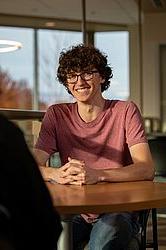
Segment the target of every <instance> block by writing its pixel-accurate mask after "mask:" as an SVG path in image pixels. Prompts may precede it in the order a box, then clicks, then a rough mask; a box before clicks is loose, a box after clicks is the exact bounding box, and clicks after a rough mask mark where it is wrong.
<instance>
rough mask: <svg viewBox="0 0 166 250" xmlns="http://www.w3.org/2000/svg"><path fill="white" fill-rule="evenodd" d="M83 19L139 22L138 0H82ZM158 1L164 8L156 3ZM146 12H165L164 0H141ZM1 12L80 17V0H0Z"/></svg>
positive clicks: (48, 16) (50, 16) (126, 22)
mask: <svg viewBox="0 0 166 250" xmlns="http://www.w3.org/2000/svg"><path fill="white" fill-rule="evenodd" d="M85 1H86V19H87V21H93V22H104V23H115V24H133V23H137V22H138V4H137V3H138V2H139V0H85ZM160 1H161V3H162V5H163V8H157V7H156V6H155V3H156V2H157V3H159V2H160ZM141 2H142V9H143V10H144V11H145V12H147V13H154V12H155V13H156V12H166V0H141ZM0 14H12V15H21V16H33V17H45V18H56V19H57V18H58V19H71V20H81V19H82V0H0Z"/></svg>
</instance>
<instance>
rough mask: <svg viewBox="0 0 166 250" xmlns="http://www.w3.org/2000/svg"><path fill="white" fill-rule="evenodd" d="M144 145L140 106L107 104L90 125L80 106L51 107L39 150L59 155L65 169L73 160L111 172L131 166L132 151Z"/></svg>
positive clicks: (119, 103) (40, 137)
mask: <svg viewBox="0 0 166 250" xmlns="http://www.w3.org/2000/svg"><path fill="white" fill-rule="evenodd" d="M144 142H147V139H146V136H145V131H144V126H143V121H142V117H141V115H140V112H139V110H138V108H137V106H136V105H135V104H134V103H133V102H131V101H117V100H106V101H105V107H104V110H103V111H102V112H101V113H100V114H99V115H98V116H97V118H96V119H95V120H93V121H91V122H88V123H86V122H84V121H83V120H82V119H81V117H80V116H79V114H78V111H77V103H62V104H55V105H52V106H50V107H49V108H48V110H47V112H46V114H45V116H44V119H43V122H42V126H41V131H40V134H39V138H38V140H37V143H36V146H35V147H36V148H37V149H40V150H43V151H45V152H47V153H48V154H50V155H52V154H53V153H55V152H59V155H60V158H61V162H62V165H64V164H65V163H66V162H68V157H69V156H70V157H71V158H75V159H78V160H83V161H85V164H86V165H87V166H88V167H90V168H95V169H109V168H117V167H122V166H126V165H129V164H131V163H132V159H131V156H130V152H129V148H130V147H131V146H132V145H135V144H138V143H144Z"/></svg>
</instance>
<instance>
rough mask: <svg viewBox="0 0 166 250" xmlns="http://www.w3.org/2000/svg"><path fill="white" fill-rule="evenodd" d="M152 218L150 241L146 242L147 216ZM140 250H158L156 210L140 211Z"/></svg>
mask: <svg viewBox="0 0 166 250" xmlns="http://www.w3.org/2000/svg"><path fill="white" fill-rule="evenodd" d="M150 214H151V218H152V241H151V242H150V241H148V240H147V224H148V219H149V215H150ZM139 219H140V225H141V230H140V250H145V249H147V248H153V249H154V250H158V235H157V210H156V208H152V209H147V210H142V211H141V212H140V218H139Z"/></svg>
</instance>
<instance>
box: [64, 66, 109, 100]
mask: <svg viewBox="0 0 166 250" xmlns="http://www.w3.org/2000/svg"><path fill="white" fill-rule="evenodd" d="M103 82H104V79H102V77H101V76H100V74H99V72H98V71H97V70H96V69H93V70H91V71H90V70H89V71H87V70H86V71H83V72H79V73H78V72H74V71H72V72H71V73H70V74H67V88H68V90H69V91H70V92H71V94H72V95H73V96H74V97H75V98H76V100H77V101H79V102H85V103H92V102H93V101H96V100H97V99H98V98H100V97H101V84H102V83H103Z"/></svg>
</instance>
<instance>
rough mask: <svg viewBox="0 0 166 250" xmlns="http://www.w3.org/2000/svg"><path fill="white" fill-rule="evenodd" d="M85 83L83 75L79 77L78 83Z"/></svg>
mask: <svg viewBox="0 0 166 250" xmlns="http://www.w3.org/2000/svg"><path fill="white" fill-rule="evenodd" d="M82 82H85V80H83V79H82V77H81V75H77V83H82Z"/></svg>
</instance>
